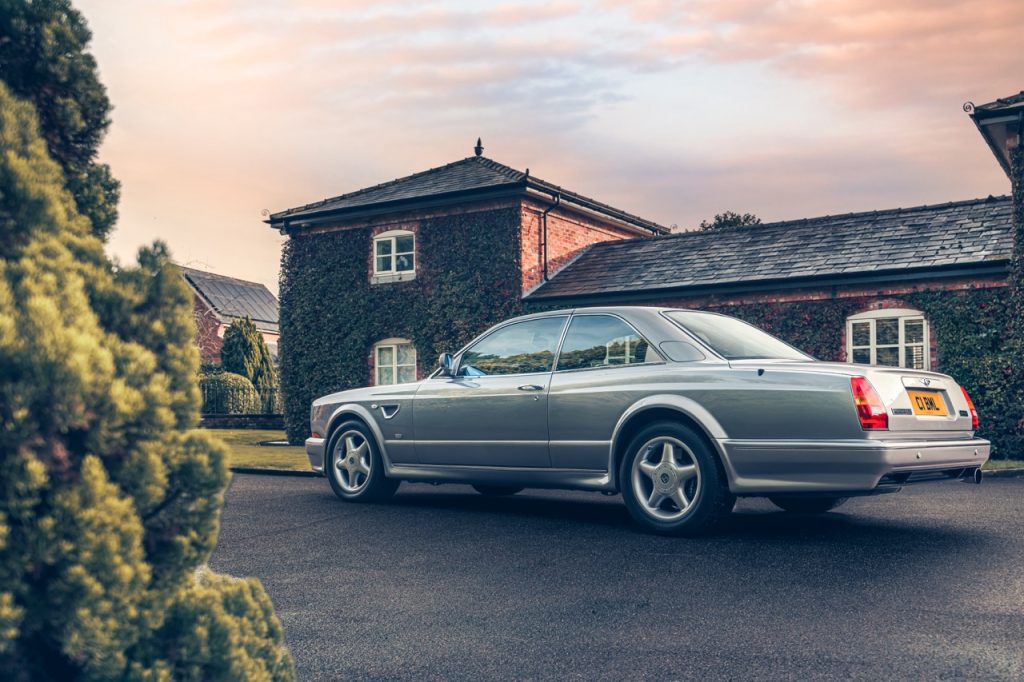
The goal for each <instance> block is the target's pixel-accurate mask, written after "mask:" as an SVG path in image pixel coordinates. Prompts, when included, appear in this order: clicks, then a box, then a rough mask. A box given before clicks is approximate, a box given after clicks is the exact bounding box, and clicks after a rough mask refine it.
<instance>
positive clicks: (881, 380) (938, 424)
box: [729, 360, 972, 436]
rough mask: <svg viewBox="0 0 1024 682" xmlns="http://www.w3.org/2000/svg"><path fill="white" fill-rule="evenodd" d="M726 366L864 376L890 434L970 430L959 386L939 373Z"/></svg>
mask: <svg viewBox="0 0 1024 682" xmlns="http://www.w3.org/2000/svg"><path fill="white" fill-rule="evenodd" d="M729 364H730V365H731V366H733V367H736V368H744V369H750V368H764V369H765V370H766V371H771V370H784V371H787V372H825V373H831V374H841V375H844V376H850V377H854V376H862V377H865V378H867V380H868V381H870V382H871V385H872V386H873V387H874V389H875V391H877V393H878V395H879V397H880V398H881V399H882V403H883V404H884V405H885V408H886V412H887V413H888V415H889V431H888V432H889V433H897V434H900V435H901V436H902V435H908V436H910V435H912V434H915V433H917V434H920V433H922V432H926V433H934V432H942V433H943V434H945V435H953V434H952V433H951V432H957V431H959V432H970V431H972V428H971V412H970V407H969V406H968V405H967V400H966V399H965V398H964V394H963V391H962V390H961V388H960V385H959V384H957V382H956V381H955V380H954V379H953V378H952V377H950V376H947V375H945V374H939V373H938V372H926V371H923V370H917V369H903V368H900V367H880V366H877V365H854V364H851V363H845V362H813V361H808V362H798V361H797V362H795V361H791V360H733V361H731V362H730V363H729ZM851 395H852V390H851ZM878 433H885V431H879V432H878Z"/></svg>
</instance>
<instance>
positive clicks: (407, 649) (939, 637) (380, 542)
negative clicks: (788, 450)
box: [211, 475, 1024, 680]
mask: <svg viewBox="0 0 1024 682" xmlns="http://www.w3.org/2000/svg"><path fill="white" fill-rule="evenodd" d="M211 564H212V566H213V567H214V568H215V569H216V570H219V571H225V572H230V573H233V574H236V575H255V576H258V577H259V578H260V579H261V580H262V581H263V584H264V585H265V586H266V588H267V590H268V591H269V592H270V595H271V597H272V598H273V600H274V603H275V605H276V607H277V613H278V615H279V616H280V617H281V620H282V621H283V622H284V626H285V632H286V636H287V639H288V642H289V645H290V647H291V649H292V651H293V653H294V654H295V658H296V661H297V664H298V668H299V673H300V677H301V678H302V679H306V680H328V679H367V678H375V679H381V678H389V679H396V678H416V679H423V678H426V679H441V678H447V679H473V680H478V679H499V678H500V679H509V678H532V679H555V678H557V679H585V680H590V679H624V678H633V679H733V680H745V679H759V680H763V679H772V680H774V679H780V680H781V679H792V680H804V679H829V678H843V679H865V680H879V679H914V680H934V679H958V678H959V679H995V680H1021V679H1024V479H999V480H996V479H990V480H989V481H986V482H985V484H983V485H982V486H975V485H972V484H965V483H945V484H936V485H926V486H918V487H915V488H908V489H906V490H904V491H903V492H901V493H899V494H896V495H886V496H882V497H876V498H862V499H857V500H853V501H851V502H848V503H847V504H846V505H845V506H844V507H842V508H841V509H840V510H837V511H836V512H832V513H829V514H827V515H824V516H819V517H799V516H791V515H787V514H783V513H780V512H776V511H775V510H774V507H772V506H771V505H770V504H769V503H768V502H766V501H762V500H742V501H741V502H740V504H739V505H738V507H737V513H736V514H734V515H733V518H732V519H731V520H730V522H729V524H728V526H727V527H726V528H725V529H723V530H722V531H721V532H720V533H718V534H717V535H715V536H712V537H708V538H702V539H697V540H687V539H675V538H662V537H655V536H650V535H644V534H641V533H639V532H638V531H637V530H635V529H634V527H633V525H632V524H631V523H630V521H629V519H628V516H627V513H626V510H625V508H624V507H623V506H622V502H621V500H620V498H618V497H603V496H601V495H598V494H594V493H567V492H554V491H526V492H525V493H521V494H519V495H517V496H515V497H513V498H505V499H496V500H495V499H487V498H484V497H481V496H479V495H477V494H476V493H474V492H472V490H471V489H470V488H469V487H467V486H454V485H453V486H439V487H432V486H427V485H408V484H406V485H404V486H403V487H402V488H401V489H400V490H399V492H398V495H397V496H396V497H395V499H394V501H393V502H392V503H391V504H388V505H351V504H345V503H342V502H340V501H339V500H337V499H336V498H335V497H334V495H333V494H332V493H331V491H330V489H329V488H328V486H327V483H326V481H324V480H323V479H311V478H287V477H273V476H252V475H236V476H235V479H234V482H233V484H232V487H231V489H230V491H229V492H228V495H227V507H226V509H225V511H224V517H223V522H222V530H221V537H220V544H219V545H218V547H217V550H216V552H215V553H214V555H213V558H212V560H211Z"/></svg>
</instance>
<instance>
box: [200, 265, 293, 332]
mask: <svg viewBox="0 0 1024 682" xmlns="http://www.w3.org/2000/svg"><path fill="white" fill-rule="evenodd" d="M181 274H182V275H183V276H184V278H185V281H186V282H188V284H189V285H190V286H191V287H192V290H193V291H195V292H196V294H197V295H198V296H199V297H200V298H202V299H203V300H204V301H206V303H207V304H209V306H210V307H211V308H212V309H213V310H214V312H216V313H217V314H218V315H220V316H221V317H222V318H229V319H235V318H242V317H245V316H246V315H248V316H249V317H250V318H251V319H252V321H253V322H254V323H255V324H256V328H257V329H260V330H261V331H267V332H273V333H275V334H276V333H278V330H279V327H278V303H277V297H276V296H274V294H272V293H270V290H269V289H267V287H266V286H265V285H263V284H260V283H258V282H248V281H246V280H244V279H236V278H234V277H225V276H224V275H217V274H214V273H212V272H204V271H202V270H194V269H192V268H186V267H184V266H183V267H182V268H181Z"/></svg>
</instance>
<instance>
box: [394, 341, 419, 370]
mask: <svg viewBox="0 0 1024 682" xmlns="http://www.w3.org/2000/svg"><path fill="white" fill-rule="evenodd" d="M395 348H396V349H397V350H398V364H399V365H414V364H416V351H415V350H413V347H412V344H411V343H402V344H399V345H398V346H396V347H395Z"/></svg>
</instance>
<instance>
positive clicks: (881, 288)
mask: <svg viewBox="0 0 1024 682" xmlns="http://www.w3.org/2000/svg"><path fill="white" fill-rule="evenodd" d="M1004 286H1006V279H1005V278H1001V277H985V278H936V279H932V280H925V281H918V282H913V283H890V284H872V285H844V286H834V287H808V288H805V289H793V290H788V291H774V292H773V291H765V292H757V293H748V294H730V295H717V296H716V295H702V296H689V297H686V296H674V297H673V296H669V297H665V298H655V299H644V300H643V301H638V302H637V304H638V305H653V306H670V307H673V308H696V309H702V310H703V309H710V310H714V309H716V308H720V307H723V306H733V305H744V304H764V303H778V304H785V303H795V302H801V301H823V302H824V301H837V300H850V301H851V302H856V305H854V306H853V307H851V309H850V313H849V314H850V315H856V314H858V313H862V312H867V311H870V310H883V309H887V308H909V309H915V306H914V305H913V303H911V302H909V301H908V300H906V298H903V297H905V296H907V295H908V294H914V293H918V292H923V291H957V290H964V289H979V288H991V287H1004ZM925 319H926V320H927V315H925ZM840 338H841V345H840V347H839V348H836V349H834V351H835V355H834V356H833V357H835V358H836V359H843V360H845V359H846V325H845V324H844V325H843V326H842V329H841V336H840ZM928 349H929V363H930V368H931V369H932V370H933V371H941V367H939V362H938V353H937V347H936V343H935V336H934V329H933V328H932V326H931V325H928ZM823 359H828V358H823Z"/></svg>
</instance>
